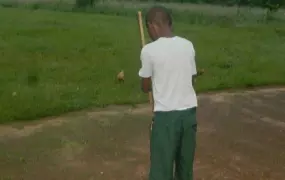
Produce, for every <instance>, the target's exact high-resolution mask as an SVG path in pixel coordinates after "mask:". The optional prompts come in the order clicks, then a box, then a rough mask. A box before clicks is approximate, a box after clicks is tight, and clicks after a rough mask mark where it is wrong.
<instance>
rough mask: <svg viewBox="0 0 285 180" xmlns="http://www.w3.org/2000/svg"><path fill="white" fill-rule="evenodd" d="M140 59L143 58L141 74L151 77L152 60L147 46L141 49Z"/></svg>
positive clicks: (141, 75)
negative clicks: (146, 48)
mask: <svg viewBox="0 0 285 180" xmlns="http://www.w3.org/2000/svg"><path fill="white" fill-rule="evenodd" d="M140 59H141V68H140V70H139V76H140V77H142V78H149V77H151V76H152V62H151V58H150V56H149V54H148V52H147V51H146V50H145V48H143V49H142V51H141V55H140Z"/></svg>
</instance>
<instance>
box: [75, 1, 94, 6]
mask: <svg viewBox="0 0 285 180" xmlns="http://www.w3.org/2000/svg"><path fill="white" fill-rule="evenodd" d="M94 2H95V0H76V1H75V6H76V8H86V7H90V6H94Z"/></svg>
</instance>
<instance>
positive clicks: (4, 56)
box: [0, 8, 285, 123]
mask: <svg viewBox="0 0 285 180" xmlns="http://www.w3.org/2000/svg"><path fill="white" fill-rule="evenodd" d="M0 22H1V23H0V52H1V53H0V64H1V65H0V72H1V76H0V123H4V122H10V121H12V120H30V119H35V118H38V117H42V116H50V115H57V114H60V113H64V112H67V111H71V110H77V109H82V108H87V107H94V106H100V107H102V106H105V105H108V104H132V105H134V104H136V103H142V102H146V101H147V96H146V95H144V94H143V93H142V92H141V91H140V87H139V84H140V83H139V78H138V75H137V72H138V69H139V67H140V61H139V53H140V39H139V33H138V27H137V21H136V15H135V14H134V16H133V17H119V16H107V15H96V14H86V13H71V12H65V13H64V12H52V11H45V10H34V11H31V10H25V9H6V8H0ZM175 31H176V33H177V34H178V35H181V36H184V37H187V38H189V39H190V40H191V41H192V42H193V43H194V45H195V48H196V51H197V66H198V68H199V69H205V73H204V74H203V75H202V76H201V77H199V78H198V81H197V84H196V85H195V86H196V89H197V91H198V92H204V91H209V90H218V89H225V88H244V87H252V86H258V85H280V84H285V78H284V77H285V68H284V66H285V57H284V49H285V43H284V42H285V25H284V24H281V23H279V24H255V25H253V24H252V25H247V26H245V25H243V26H217V25H211V26H210V25H209V26H205V25H203V26H202V25H199V24H195V25H193V24H185V23H183V22H176V23H175ZM120 70H124V71H125V76H126V77H125V83H123V84H120V83H118V82H117V81H116V75H117V73H118V72H119V71H120Z"/></svg>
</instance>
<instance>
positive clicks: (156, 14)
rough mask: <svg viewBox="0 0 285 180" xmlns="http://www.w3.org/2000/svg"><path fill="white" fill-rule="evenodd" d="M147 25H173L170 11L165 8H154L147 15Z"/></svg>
mask: <svg viewBox="0 0 285 180" xmlns="http://www.w3.org/2000/svg"><path fill="white" fill-rule="evenodd" d="M145 20H146V24H148V23H155V24H157V25H168V26H171V25H172V17H171V14H170V12H169V10H168V9H166V8H165V7H163V6H153V7H152V8H150V9H149V10H148V12H147V13H146V18H145Z"/></svg>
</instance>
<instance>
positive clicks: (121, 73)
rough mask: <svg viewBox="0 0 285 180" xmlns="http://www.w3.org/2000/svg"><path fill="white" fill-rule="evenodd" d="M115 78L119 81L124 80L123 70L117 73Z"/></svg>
mask: <svg viewBox="0 0 285 180" xmlns="http://www.w3.org/2000/svg"><path fill="white" fill-rule="evenodd" d="M117 80H118V81H119V82H124V81H125V73H124V71H123V70H122V71H120V72H119V73H118V75H117Z"/></svg>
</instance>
